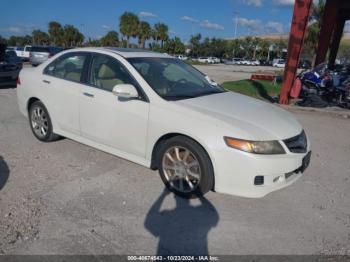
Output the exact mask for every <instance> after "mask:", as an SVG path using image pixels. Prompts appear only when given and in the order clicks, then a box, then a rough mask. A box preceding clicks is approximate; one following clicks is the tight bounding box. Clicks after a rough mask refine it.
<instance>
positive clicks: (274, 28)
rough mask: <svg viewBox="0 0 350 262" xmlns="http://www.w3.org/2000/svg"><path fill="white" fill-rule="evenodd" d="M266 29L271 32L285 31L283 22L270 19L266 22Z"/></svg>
mask: <svg viewBox="0 0 350 262" xmlns="http://www.w3.org/2000/svg"><path fill="white" fill-rule="evenodd" d="M266 29H267V30H268V31H269V32H271V33H283V24H282V23H280V22H274V21H269V22H267V24H266Z"/></svg>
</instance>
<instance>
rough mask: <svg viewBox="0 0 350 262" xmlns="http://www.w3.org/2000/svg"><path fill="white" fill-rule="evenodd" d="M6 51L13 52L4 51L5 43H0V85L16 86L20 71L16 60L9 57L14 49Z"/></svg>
mask: <svg viewBox="0 0 350 262" xmlns="http://www.w3.org/2000/svg"><path fill="white" fill-rule="evenodd" d="M8 52H14V53H10V54H7V52H5V45H4V44H0V86H16V82H17V79H18V73H19V71H20V68H19V66H18V65H17V64H16V62H14V61H12V58H10V57H12V56H13V54H15V51H13V50H11V51H8Z"/></svg>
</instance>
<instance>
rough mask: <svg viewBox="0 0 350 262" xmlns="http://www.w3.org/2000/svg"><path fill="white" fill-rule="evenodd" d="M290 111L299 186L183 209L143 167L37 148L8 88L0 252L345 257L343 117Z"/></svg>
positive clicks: (217, 198) (57, 147)
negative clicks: (298, 138)
mask: <svg viewBox="0 0 350 262" xmlns="http://www.w3.org/2000/svg"><path fill="white" fill-rule="evenodd" d="M207 68H211V67H207ZM209 75H210V74H209ZM211 76H212V77H214V76H213V75H211ZM294 113H295V116H296V117H297V118H298V119H299V120H300V122H301V123H302V124H303V125H304V126H305V129H306V132H307V133H308V135H309V136H310V139H311V143H312V149H313V157H312V162H311V165H310V167H309V169H307V170H306V172H305V174H304V176H303V177H302V178H301V179H300V180H299V181H298V182H296V183H295V184H294V185H292V186H290V187H288V188H286V189H283V190H281V191H277V192H274V193H271V194H269V195H268V196H266V197H264V198H262V199H246V198H239V197H234V196H230V195H224V194H218V193H209V194H207V195H206V201H204V202H202V203H201V202H199V201H198V200H192V201H190V202H187V201H185V200H182V199H178V198H174V197H173V195H166V194H164V193H163V185H162V183H161V181H160V178H159V176H158V174H157V173H156V172H154V171H151V170H148V169H147V168H144V167H141V166H139V165H136V164H133V163H131V162H128V161H126V160H123V159H120V158H117V157H114V156H112V155H109V154H106V153H103V152H101V151H98V150H95V149H93V148H90V147H87V146H84V145H81V144H79V143H76V142H74V141H71V140H69V139H62V140H60V141H57V142H54V143H41V142H39V141H37V140H36V139H35V138H34V136H33V135H32V134H31V131H30V128H29V125H28V122H27V120H26V119H25V118H24V117H23V116H21V115H20V113H19V111H18V109H17V101H16V96H15V89H0V156H1V158H0V175H1V176H0V254H1V253H3V254H156V253H158V252H167V253H173V254H179V253H181V252H182V253H183V252H190V253H204V252H206V251H209V253H210V254H216V255H219V254H350V205H349V202H350V201H349V200H350V191H349V188H350V180H349V174H350V172H349V170H350V161H349V155H350V139H349V134H350V120H349V119H345V118H342V117H340V116H334V115H331V114H330V115H329V114H325V115H324V114H322V113H320V112H304V111H296V112H294Z"/></svg>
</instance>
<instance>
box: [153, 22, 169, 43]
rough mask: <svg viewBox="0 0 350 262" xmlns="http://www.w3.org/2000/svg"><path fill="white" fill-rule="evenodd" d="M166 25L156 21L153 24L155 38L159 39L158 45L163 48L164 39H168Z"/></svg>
mask: <svg viewBox="0 0 350 262" xmlns="http://www.w3.org/2000/svg"><path fill="white" fill-rule="evenodd" d="M168 30H169V28H168V26H167V25H166V24H163V23H157V24H155V25H154V31H155V40H156V41H159V40H160V47H161V48H163V44H164V41H166V40H168V38H169V35H168Z"/></svg>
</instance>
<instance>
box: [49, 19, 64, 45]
mask: <svg viewBox="0 0 350 262" xmlns="http://www.w3.org/2000/svg"><path fill="white" fill-rule="evenodd" d="M48 32H49V35H50V40H51V43H52V44H53V45H59V44H61V41H60V40H61V38H62V33H63V32H62V26H61V24H60V23H58V22H56V21H51V22H50V23H49V30H48Z"/></svg>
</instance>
